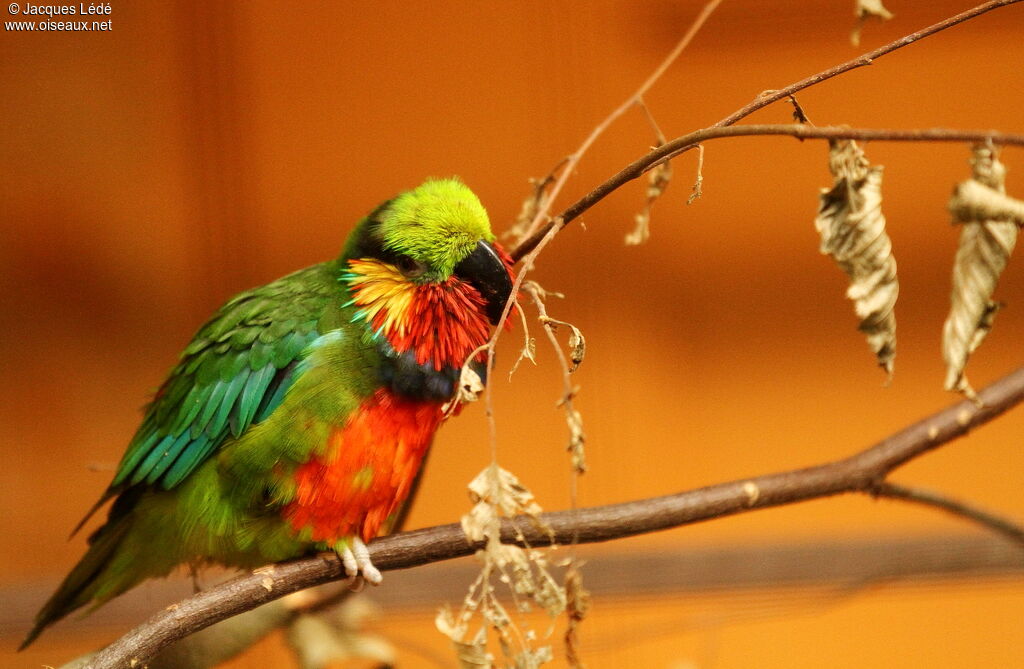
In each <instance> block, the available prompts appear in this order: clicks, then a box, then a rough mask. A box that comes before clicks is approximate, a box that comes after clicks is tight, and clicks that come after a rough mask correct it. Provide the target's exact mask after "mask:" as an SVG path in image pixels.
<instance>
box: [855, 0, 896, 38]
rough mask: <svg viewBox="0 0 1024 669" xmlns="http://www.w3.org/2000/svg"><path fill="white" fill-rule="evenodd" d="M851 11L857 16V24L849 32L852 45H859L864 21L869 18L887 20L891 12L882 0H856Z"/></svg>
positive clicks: (890, 16)
mask: <svg viewBox="0 0 1024 669" xmlns="http://www.w3.org/2000/svg"><path fill="white" fill-rule="evenodd" d="M853 13H854V14H855V15H856V16H857V24H856V25H855V26H854V27H853V31H852V32H851V33H850V42H852V43H853V45H854V46H860V31H861V29H863V28H864V22H865V21H867V20H868V19H870V18H876V19H879V20H880V21H888V20H889V19H891V18H892V12H890V11H889V10H888V9H886V8H885V5H883V4H882V0H857V2H856V6H855V7H854V9H853Z"/></svg>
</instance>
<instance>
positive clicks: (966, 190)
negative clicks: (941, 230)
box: [949, 179, 1024, 227]
mask: <svg viewBox="0 0 1024 669" xmlns="http://www.w3.org/2000/svg"><path fill="white" fill-rule="evenodd" d="M949 212H950V213H951V214H953V222H954V223H972V222H974V221H1012V222H1014V223H1016V224H1017V226H1018V227H1019V226H1022V225H1024V202H1022V201H1021V200H1018V199H1016V198H1012V197H1010V196H1009V195H1006V194H1004V193H1002V192H1000V191H998V190H996V189H995V188H991V187H989V186H986V185H985V184H983V183H981V182H979V181H975V180H974V179H968V180H967V181H963V182H961V183H959V184H957V186H956V188H955V189H954V190H953V197H952V198H950V200H949Z"/></svg>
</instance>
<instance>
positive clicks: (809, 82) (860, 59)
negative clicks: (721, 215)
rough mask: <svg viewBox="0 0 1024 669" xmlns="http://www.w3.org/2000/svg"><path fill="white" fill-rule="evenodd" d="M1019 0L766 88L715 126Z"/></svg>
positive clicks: (996, 2) (991, 5)
mask: <svg viewBox="0 0 1024 669" xmlns="http://www.w3.org/2000/svg"><path fill="white" fill-rule="evenodd" d="M1018 2H1020V0H992V1H991V2H986V3H984V4H981V5H978V6H977V7H974V8H972V9H968V10H967V11H966V12H961V13H960V14H957V15H956V16H951V17H949V18H948V19H944V20H942V21H939V22H938V23H934V24H932V25H930V26H928V27H927V28H922V29H921V30H918V31H917V32H916V33H910V34H909V35H904V36H903V37H901V38H899V39H898V40H895V41H893V42H889V43H888V44H885V45H883V46H880V47H878V48H877V49H875V50H874V51H868V52H867V53H865V54H862V55H860V56H857V57H856V58H854V59H853V60H848V61H846V62H845V63H841V64H839V65H836V66H835V67H830V68H829V69H827V70H823V71H821V72H818V73H817V74H812V75H811V76H809V77H807V78H806V79H801V80H800V81H798V82H796V83H795V84H790V85H789V86H786V87H785V88H780V89H779V90H777V91H765V92H763V93H761V94H760V95H758V96H757V97H756V98H755V99H754V100H753V101H752V102H751V103H750V104H748V105H747V106H746V107H743V108H741V109H738V110H736V111H735V112H733V113H732V114H730V115H728V116H726V117H725V118H723V119H722V120H721V121H719V122H718V123H716V124H715V125H714V126H712V127H719V126H725V125H733V124H734V123H736V121H739V120H740V119H742V118H746V117H747V116H750V115H751V114H753V113H754V112H756V111H757V110H759V109H761V108H762V107H767V106H768V105H770V104H771V103H773V102H778V101H779V100H782V99H783V98H788V97H789V96H791V95H793V94H794V93H796V92H797V91H802V90H803V89H805V88H810V87H811V86H814V85H815V84H820V83H821V82H823V81H825V80H826V79H831V78H832V77H835V76H838V75H840V74H843V73H844V72H849V71H850V70H855V69H857V68H858V67H864V66H865V65H871V64H872V63H873V62H874V61H875V60H876V59H878V58H881V57H882V56H884V55H886V54H888V53H892V52H893V51H895V50H896V49H901V48H903V47H905V46H907V45H908V44H913V43H914V42H916V41H918V40H921V39H924V38H925V37H930V36H931V35H934V34H935V33H937V32H941V31H943V30H945V29H946V28H952V27H953V26H955V25H957V24H959V23H963V22H964V21H968V20H970V19H973V18H974V17H976V16H980V15H982V14H984V13H986V12H990V11H992V10H993V9H999V8H1000V7H1006V6H1007V5H1012V4H1015V3H1018Z"/></svg>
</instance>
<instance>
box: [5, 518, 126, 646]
mask: <svg viewBox="0 0 1024 669" xmlns="http://www.w3.org/2000/svg"><path fill="white" fill-rule="evenodd" d="M132 516H133V514H131V513H125V514H116V513H112V514H111V518H110V519H109V520H108V521H107V523H106V524H105V525H103V526H102V527H101V528H99V529H98V530H97V531H96V532H95V533H94V534H93V535H92V536H91V537H89V550H88V551H87V552H86V554H85V555H84V556H83V557H82V559H81V560H80V561H79V562H78V564H77V565H75V568H74V569H72V570H71V573H70V574H68V575H67V577H66V578H65V579H64V582H63V583H61V584H60V587H59V588H57V592H55V593H54V594H53V596H52V597H50V599H49V601H47V602H46V604H44V605H43V608H42V609H40V611H39V613H37V614H36V620H35V624H34V625H33V626H32V630H31V631H30V632H29V633H28V635H27V636H26V637H25V640H24V641H22V642H21V645H20V646H19V647H18V650H24V649H25V648H27V647H28V645H29V644H31V643H32V642H33V641H35V640H36V637H38V636H39V635H40V633H42V631H43V630H44V629H46V628H47V627H49V626H50V625H52V624H53V623H55V622H57V621H58V620H60V619H61V618H63V617H64V616H66V615H68V614H69V613H71V612H72V611H74V610H76V609H79V608H81V607H83V606H85V605H86V604H89V603H90V602H93V601H95V602H96V604H97V605H99V604H102V603H103V602H105V601H107V600H108V599H110V598H112V597H114V596H116V595H119V594H121V593H122V592H124V591H125V590H128V589H129V588H131V587H132V586H134V585H135V584H136V583H138V582H139V581H140V580H142V578H145V575H144V574H128V573H123V572H122V573H120V574H116V575H115V574H111V573H110V566H111V564H112V563H113V562H114V560H113V558H114V555H115V553H116V552H117V549H118V547H119V546H120V545H121V543H122V542H123V541H124V538H125V536H126V535H127V534H128V531H129V530H130V529H131V526H132Z"/></svg>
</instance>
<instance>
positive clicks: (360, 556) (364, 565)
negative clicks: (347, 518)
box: [338, 537, 384, 585]
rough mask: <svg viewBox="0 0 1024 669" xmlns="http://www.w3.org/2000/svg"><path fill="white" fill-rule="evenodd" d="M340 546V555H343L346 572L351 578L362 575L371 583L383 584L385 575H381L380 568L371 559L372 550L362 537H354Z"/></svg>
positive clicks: (342, 559)
mask: <svg viewBox="0 0 1024 669" xmlns="http://www.w3.org/2000/svg"><path fill="white" fill-rule="evenodd" d="M340 548H341V550H340V551H338V555H340V556H341V563H342V564H343V565H345V573H346V574H348V575H349V577H350V578H352V579H356V577H358V576H362V577H363V580H364V581H366V582H367V583H369V584H371V585H380V584H381V581H383V580H384V577H383V576H382V575H381V573H380V570H378V569H377V568H376V567H375V566H373V562H371V561H370V550H369V549H368V548H367V547H366V544H364V543H363V540H362V539H360V538H359V537H352V538H351V539H349V540H346V541H344V542H342V544H341V546H340ZM353 584H355V582H354V583H353Z"/></svg>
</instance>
